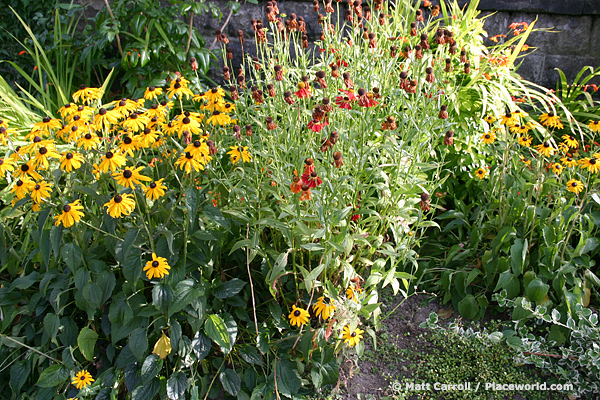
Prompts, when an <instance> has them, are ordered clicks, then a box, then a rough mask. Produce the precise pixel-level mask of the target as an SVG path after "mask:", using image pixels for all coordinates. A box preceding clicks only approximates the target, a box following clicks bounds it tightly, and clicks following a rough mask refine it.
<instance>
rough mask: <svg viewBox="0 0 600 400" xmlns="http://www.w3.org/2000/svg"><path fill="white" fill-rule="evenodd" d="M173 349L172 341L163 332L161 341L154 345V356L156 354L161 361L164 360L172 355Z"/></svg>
mask: <svg viewBox="0 0 600 400" xmlns="http://www.w3.org/2000/svg"><path fill="white" fill-rule="evenodd" d="M172 349H173V348H172V347H171V339H170V338H169V337H168V336H167V335H165V333H164V332H163V333H162V335H161V336H160V339H158V340H157V341H156V344H154V349H153V350H152V354H156V355H157V356H158V357H160V359H161V360H164V359H165V358H167V356H168V355H169V354H171V350H172Z"/></svg>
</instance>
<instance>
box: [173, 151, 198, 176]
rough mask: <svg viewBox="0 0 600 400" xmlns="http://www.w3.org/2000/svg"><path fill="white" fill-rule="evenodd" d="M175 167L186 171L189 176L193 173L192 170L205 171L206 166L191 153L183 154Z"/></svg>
mask: <svg viewBox="0 0 600 400" xmlns="http://www.w3.org/2000/svg"><path fill="white" fill-rule="evenodd" d="M175 166H176V167H179V169H185V172H187V173H188V174H189V173H191V172H192V169H194V171H196V172H198V171H200V170H204V166H203V165H202V164H201V163H200V162H199V160H198V159H197V158H196V157H194V155H193V154H191V153H190V152H189V151H187V152H185V153H184V154H182V155H181V156H180V157H179V158H178V159H177V161H175Z"/></svg>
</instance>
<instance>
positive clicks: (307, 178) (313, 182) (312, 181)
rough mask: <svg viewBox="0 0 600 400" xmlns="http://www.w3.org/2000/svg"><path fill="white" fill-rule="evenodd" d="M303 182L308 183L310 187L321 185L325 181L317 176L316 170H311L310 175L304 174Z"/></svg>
mask: <svg viewBox="0 0 600 400" xmlns="http://www.w3.org/2000/svg"><path fill="white" fill-rule="evenodd" d="M302 182H303V183H305V184H306V185H308V187H309V188H316V187H317V186H320V185H321V184H322V183H323V181H322V180H321V178H319V177H318V176H317V173H316V172H315V171H313V172H311V173H310V175H309V174H302Z"/></svg>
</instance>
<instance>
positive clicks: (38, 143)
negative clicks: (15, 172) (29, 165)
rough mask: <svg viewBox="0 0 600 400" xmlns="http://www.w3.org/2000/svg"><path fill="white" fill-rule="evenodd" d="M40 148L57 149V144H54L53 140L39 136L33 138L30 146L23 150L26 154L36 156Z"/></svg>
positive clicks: (24, 147)
mask: <svg viewBox="0 0 600 400" xmlns="http://www.w3.org/2000/svg"><path fill="white" fill-rule="evenodd" d="M40 147H48V148H53V149H54V148H55V144H54V140H52V139H45V140H44V139H42V138H41V137H39V136H35V137H34V138H33V141H32V142H31V143H30V144H28V145H27V146H23V147H22V148H21V149H22V150H23V152H24V153H27V154H35V153H36V152H37V151H38V150H39V149H40Z"/></svg>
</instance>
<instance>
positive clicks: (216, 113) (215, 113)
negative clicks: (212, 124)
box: [213, 110, 221, 115]
mask: <svg viewBox="0 0 600 400" xmlns="http://www.w3.org/2000/svg"><path fill="white" fill-rule="evenodd" d="M219 114H221V113H220V112H218V111H217V110H215V111H213V115H219Z"/></svg>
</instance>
